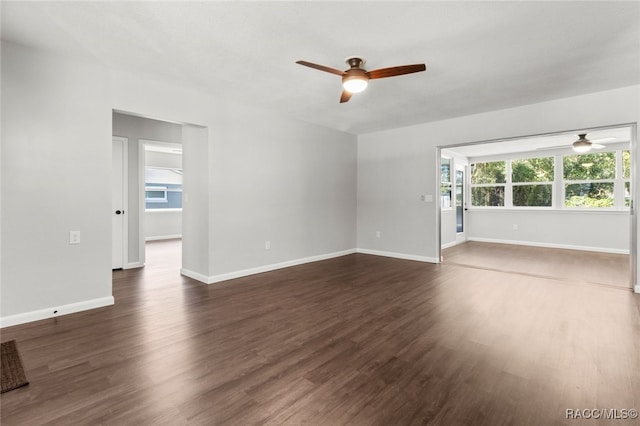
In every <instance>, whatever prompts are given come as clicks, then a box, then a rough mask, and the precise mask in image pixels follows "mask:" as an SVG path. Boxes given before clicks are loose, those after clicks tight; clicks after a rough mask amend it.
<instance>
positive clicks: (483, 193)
mask: <svg viewBox="0 0 640 426" xmlns="http://www.w3.org/2000/svg"><path fill="white" fill-rule="evenodd" d="M506 164H507V163H506V161H492V162H482V163H480V162H478V163H473V164H471V205H472V206H482V207H502V206H504V201H505V186H506V183H507V180H506V176H507V165H506Z"/></svg>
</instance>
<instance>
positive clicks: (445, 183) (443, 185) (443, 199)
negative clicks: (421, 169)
mask: <svg viewBox="0 0 640 426" xmlns="http://www.w3.org/2000/svg"><path fill="white" fill-rule="evenodd" d="M440 206H441V207H442V208H443V209H450V208H451V207H452V206H451V159H450V158H445V157H442V158H441V160H440Z"/></svg>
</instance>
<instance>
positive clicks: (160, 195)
mask: <svg viewBox="0 0 640 426" xmlns="http://www.w3.org/2000/svg"><path fill="white" fill-rule="evenodd" d="M146 198H147V199H148V200H166V199H167V192H166V191H146Z"/></svg>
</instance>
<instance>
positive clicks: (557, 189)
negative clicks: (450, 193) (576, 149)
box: [468, 147, 631, 213]
mask: <svg viewBox="0 0 640 426" xmlns="http://www.w3.org/2000/svg"><path fill="white" fill-rule="evenodd" d="M628 150H629V148H621V147H616V148H612V149H608V150H601V151H598V152H615V153H616V170H615V176H616V177H615V178H614V179H602V180H598V179H592V180H565V179H564V170H563V168H564V164H563V157H565V156H569V155H576V154H575V153H558V154H554V155H549V154H546V155H531V156H527V155H524V154H523V153H518V154H517V155H514V156H513V157H502V156H501V157H500V158H487V159H483V158H477V159H473V160H472V161H470V162H469V163H470V164H475V163H494V162H498V161H505V173H506V175H505V176H506V179H505V181H506V182H505V183H482V184H472V183H471V173H468V187H469V193H470V194H471V192H472V190H473V188H477V187H491V188H493V187H504V206H475V205H473V204H472V202H473V200H472V197H470V200H469V210H500V211H504V210H535V211H556V212H557V211H563V210H564V211H568V212H622V213H628V212H629V207H628V206H625V183H626V182H631V179H630V178H629V179H625V178H623V177H622V173H623V161H622V152H623V151H628ZM578 155H579V154H578ZM547 157H553V158H554V171H553V173H554V181H553V182H516V183H513V182H512V177H511V170H512V169H511V162H512V161H513V160H522V159H528V158H547ZM584 183H613V191H614V205H613V206H611V207H567V206H565V185H571V184H584ZM549 184H550V185H552V192H551V193H552V198H551V206H540V207H537V206H514V205H513V187H514V186H518V185H549Z"/></svg>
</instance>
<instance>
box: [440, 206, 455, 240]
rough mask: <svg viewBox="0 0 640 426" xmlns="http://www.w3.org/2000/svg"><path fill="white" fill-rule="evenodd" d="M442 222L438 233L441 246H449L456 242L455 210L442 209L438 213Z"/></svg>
mask: <svg viewBox="0 0 640 426" xmlns="http://www.w3.org/2000/svg"><path fill="white" fill-rule="evenodd" d="M440 221H441V223H442V233H441V234H440V238H441V240H440V244H441V245H442V247H451V246H453V245H455V244H456V242H457V239H456V211H455V210H442V213H441V215H440Z"/></svg>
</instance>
